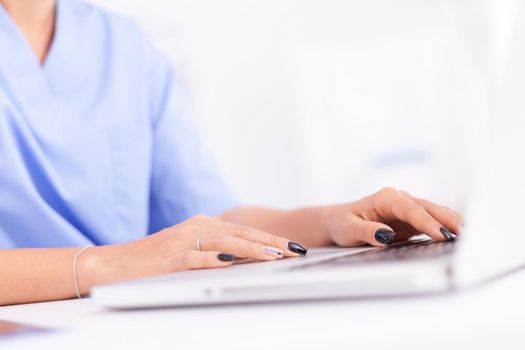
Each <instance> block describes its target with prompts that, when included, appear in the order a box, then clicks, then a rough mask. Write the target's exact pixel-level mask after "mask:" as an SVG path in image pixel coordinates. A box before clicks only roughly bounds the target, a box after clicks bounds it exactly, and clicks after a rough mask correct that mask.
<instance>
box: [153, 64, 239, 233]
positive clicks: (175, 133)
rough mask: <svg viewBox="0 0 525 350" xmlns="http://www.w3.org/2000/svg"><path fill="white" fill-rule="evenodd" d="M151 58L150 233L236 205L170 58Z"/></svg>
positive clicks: (215, 213) (214, 213)
mask: <svg viewBox="0 0 525 350" xmlns="http://www.w3.org/2000/svg"><path fill="white" fill-rule="evenodd" d="M153 63H154V65H153V66H152V69H151V71H150V72H151V73H150V74H149V75H150V78H151V81H150V83H151V84H152V95H151V101H152V103H151V109H152V130H153V155H152V173H151V192H150V206H149V210H150V222H149V232H150V233H153V232H157V231H158V230H161V229H163V228H165V227H169V226H172V225H174V224H177V223H179V222H181V221H184V220H186V219H188V218H189V217H191V216H193V215H196V214H206V215H210V216H213V215H217V214H219V213H222V212H224V211H226V210H228V209H231V208H232V207H234V206H236V205H237V199H236V197H235V195H234V194H233V192H232V190H231V188H230V187H229V186H228V184H227V183H226V181H225V180H224V178H223V177H222V175H221V174H220V173H219V171H218V168H217V166H216V163H215V161H214V159H213V157H212V155H211V153H210V152H209V150H207V149H206V147H205V145H204V143H203V141H202V139H201V137H200V135H199V133H198V130H197V128H196V125H195V123H194V122H193V120H192V119H191V118H190V117H189V116H188V115H187V114H186V113H184V112H183V108H182V105H183V104H182V101H181V93H180V89H179V88H178V87H177V80H176V77H175V74H174V71H173V69H172V67H171V65H170V63H169V62H168V60H167V59H165V57H164V56H162V55H160V54H158V55H157V56H156V58H155V59H154V60H153Z"/></svg>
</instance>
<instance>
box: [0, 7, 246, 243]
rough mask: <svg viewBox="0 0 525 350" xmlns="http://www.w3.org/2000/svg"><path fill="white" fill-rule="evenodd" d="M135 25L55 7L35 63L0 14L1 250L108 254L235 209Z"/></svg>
mask: <svg viewBox="0 0 525 350" xmlns="http://www.w3.org/2000/svg"><path fill="white" fill-rule="evenodd" d="M179 98H180V95H179V93H178V91H177V81H176V77H175V75H174V73H173V71H172V70H171V68H170V65H169V63H168V62H167V60H166V58H165V57H163V56H162V55H161V54H160V53H159V52H158V51H156V50H155V48H154V47H153V46H152V45H151V43H150V42H149V41H148V39H147V38H146V37H145V35H144V34H143V33H142V32H141V31H140V30H139V29H138V27H137V25H136V24H135V23H134V22H132V21H130V20H127V19H124V18H121V17H118V16H116V15H113V14H110V13H107V12H105V11H103V10H100V9H98V8H96V7H94V6H92V5H89V4H85V3H82V2H79V1H76V0H59V1H58V2H57V18H56V30H55V36H54V39H53V43H52V46H51V49H50V51H49V54H48V56H47V58H46V61H45V63H44V64H43V65H41V64H40V63H39V62H38V59H37V58H36V56H35V55H34V53H33V52H32V50H31V48H30V46H29V44H28V43H27V41H26V40H25V38H24V37H23V36H22V34H21V32H20V31H19V29H18V28H17V26H16V24H15V23H14V22H13V21H12V19H11V18H10V17H9V15H8V14H7V13H6V11H5V9H4V8H3V7H2V6H1V5H0V248H16V247H66V246H81V245H86V244H96V245H102V244H112V243H117V242H124V241H130V240H133V239H137V238H140V237H144V236H145V235H147V234H148V233H153V232H156V231H158V230H160V229H162V228H165V227H168V226H171V225H174V224H177V223H179V222H181V221H183V220H185V219H187V218H188V217H190V216H192V215H195V214H197V213H205V214H208V215H215V214H218V213H220V212H223V211H225V210H227V209H229V208H231V207H233V206H234V205H235V204H236V203H235V199H234V197H233V196H232V194H231V192H230V190H229V189H228V187H227V186H226V184H225V183H224V182H223V181H222V179H221V177H220V176H219V174H218V173H217V171H216V168H215V167H214V166H213V160H212V159H211V158H210V156H209V154H208V153H207V152H206V150H205V149H204V148H203V146H202V144H201V143H200V142H199V138H198V135H197V133H196V130H195V128H194V126H193V123H192V121H191V119H189V118H188V117H187V116H186V115H184V114H183V113H182V112H181V108H180V107H181V105H180V100H179Z"/></svg>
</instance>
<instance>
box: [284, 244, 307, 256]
mask: <svg viewBox="0 0 525 350" xmlns="http://www.w3.org/2000/svg"><path fill="white" fill-rule="evenodd" d="M288 249H289V250H290V251H291V252H294V253H297V254H301V255H306V253H307V252H308V249H306V248H305V247H303V246H302V245H300V244H299V243H295V242H288Z"/></svg>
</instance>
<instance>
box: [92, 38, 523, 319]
mask: <svg viewBox="0 0 525 350" xmlns="http://www.w3.org/2000/svg"><path fill="white" fill-rule="evenodd" d="M519 32H520V31H516V32H515V33H519ZM518 40H519V35H518V36H517V37H516V38H515V40H514V41H513V43H517V45H514V48H513V49H514V50H515V51H516V52H514V54H511V55H510V61H509V64H508V66H507V74H506V75H505V78H504V79H501V80H500V81H497V82H496V81H495V82H494V86H495V87H496V88H495V89H494V91H493V92H494V93H493V98H494V100H493V102H494V103H492V110H491V121H490V126H491V127H490V135H489V137H488V138H487V144H486V150H479V151H480V152H482V153H480V154H484V155H486V156H485V157H484V162H483V163H484V164H483V166H482V167H480V171H479V176H478V177H477V178H476V179H473V188H472V189H471V196H470V198H469V199H468V207H467V212H466V213H465V214H466V215H465V222H466V227H465V229H464V232H462V233H461V234H460V235H459V236H458V237H457V239H456V240H454V241H451V242H444V243H437V242H433V241H431V240H430V239H428V238H427V237H425V236H421V237H416V238H415V239H412V240H410V241H407V242H400V243H395V244H393V245H392V246H391V247H388V248H373V247H360V248H338V247H328V248H317V249H310V250H309V253H308V255H307V256H304V257H298V258H289V259H282V260H276V261H270V262H254V263H242V264H235V265H233V266H232V267H229V268H225V269H209V270H192V271H184V272H177V273H173V274H168V275H164V276H159V277H150V278H144V279H139V280H133V281H128V282H123V283H118V284H112V285H104V286H99V287H95V288H94V289H93V290H92V292H91V296H92V297H93V299H94V300H95V302H96V303H98V304H100V305H102V306H104V307H108V308H115V309H129V308H148V307H166V306H188V305H210V304H234V303H246V302H269V301H290V300H293V301H298V300H318V299H333V298H363V297H366V298H370V297H392V296H409V295H421V294H429V293H443V292H451V291H455V290H458V289H463V288H469V287H474V286H478V285H479V284H482V283H486V282H488V281H492V280H494V279H497V278H498V277H501V276H505V275H506V274H509V273H512V272H513V271H517V270H519V269H521V268H523V267H524V266H525V254H524V253H523V244H525V238H524V237H525V225H523V224H522V223H521V218H522V217H523V212H524V210H523V209H525V204H523V203H524V198H525V166H524V164H523V163H524V161H523V159H524V158H523V150H525V138H524V137H523V135H524V134H525V118H524V114H525V106H524V104H525V99H523V98H522V96H521V95H522V94H523V91H525V64H524V63H523V62H525V57H524V56H525V55H524V54H525V45H524V44H525V41H523V40H521V41H522V42H523V44H521V43H520V42H519V41H518Z"/></svg>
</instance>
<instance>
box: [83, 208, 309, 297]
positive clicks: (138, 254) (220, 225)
mask: <svg viewBox="0 0 525 350" xmlns="http://www.w3.org/2000/svg"><path fill="white" fill-rule="evenodd" d="M198 242H199V243H198ZM290 243H291V244H290ZM294 245H297V244H296V243H294V242H290V241H289V240H287V239H286V238H282V237H278V236H274V235H272V234H269V233H266V232H263V231H259V230H256V229H253V228H250V227H247V226H242V225H237V224H231V223H228V222H224V221H220V220H216V219H213V218H210V217H207V216H205V215H197V216H194V217H192V218H190V219H189V220H186V221H184V222H182V223H180V224H178V225H175V226H172V227H170V228H167V229H164V230H162V231H160V232H158V233H155V234H152V235H149V236H146V237H145V238H142V239H139V240H136V241H133V242H130V243H124V244H115V245H108V246H99V247H93V248H90V249H88V250H87V251H85V252H84V253H83V254H82V255H81V256H80V258H79V260H78V266H77V271H78V273H77V275H78V284H79V289H80V291H81V294H87V293H89V290H90V289H91V287H93V286H95V285H100V284H106V283H113V282H118V281H124V280H128V279H136V278H141V277H147V276H154V275H161V274H166V273H170V272H175V271H182V270H191V269H205V268H216V267H226V266H230V265H231V264H232V263H233V260H234V258H235V257H237V258H248V259H254V260H275V259H281V258H283V257H293V256H299V254H297V253H294V252H292V251H291V250H290V247H292V249H293V247H294ZM199 246H200V250H199V249H198V248H199ZM304 252H306V250H304Z"/></svg>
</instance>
